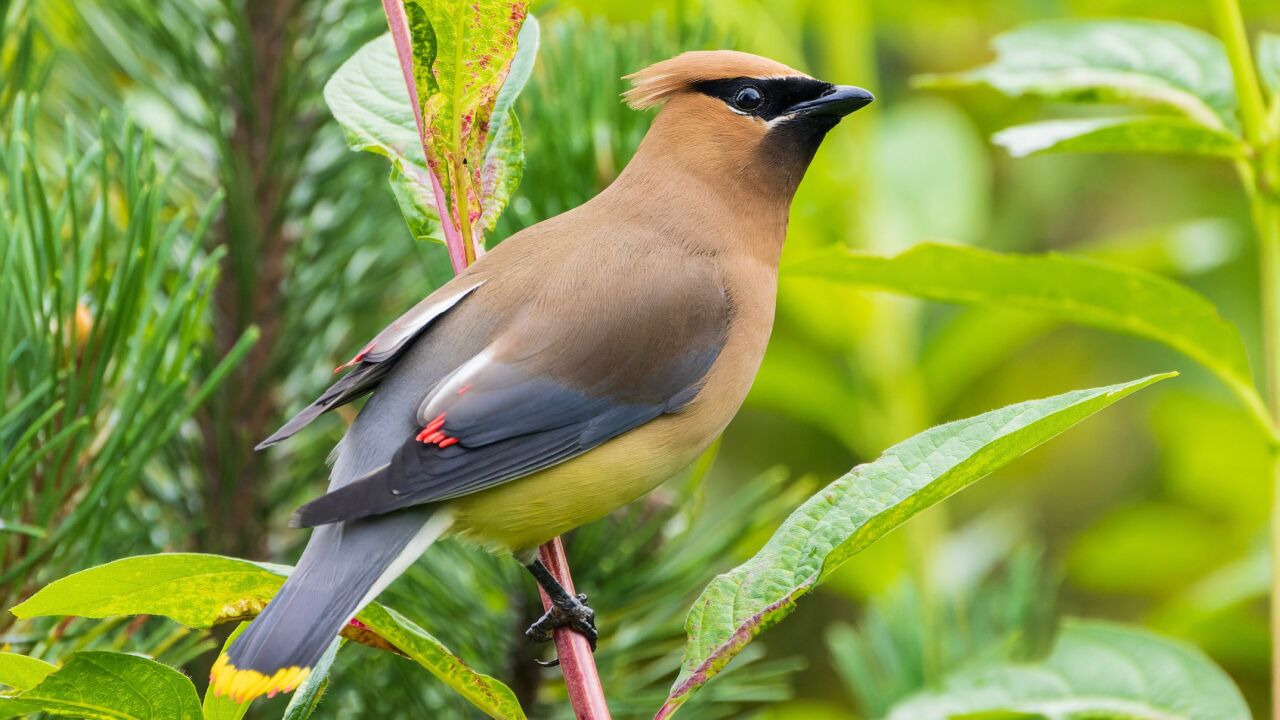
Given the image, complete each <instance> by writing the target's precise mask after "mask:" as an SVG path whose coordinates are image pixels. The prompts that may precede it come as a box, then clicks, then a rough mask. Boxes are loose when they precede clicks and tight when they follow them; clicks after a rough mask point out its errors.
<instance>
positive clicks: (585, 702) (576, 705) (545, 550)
mask: <svg viewBox="0 0 1280 720" xmlns="http://www.w3.org/2000/svg"><path fill="white" fill-rule="evenodd" d="M538 558H539V559H540V560H542V564H543V565H546V566H547V570H549V571H551V574H552V575H553V576H555V579H556V581H557V582H559V583H560V584H561V585H562V586H564V589H565V590H566V591H568V593H569V594H570V595H575V594H577V591H576V590H574V587H573V578H572V577H571V576H570V575H569V558H568V557H566V556H565V554H564V543H562V542H560V538H556V539H554V540H552V541H551V542H549V543H547V544H546V545H543V546H542V547H540V548H538ZM538 593H539V594H541V595H542V607H543V608H545V609H547V610H550V609H551V598H549V597H547V593H546V592H545V591H543V590H542V588H541V587H539V588H538ZM554 638H555V641H556V657H558V658H560V669H561V670H562V671H563V672H564V685H565V688H566V689H567V690H568V691H569V703H570V704H572V705H573V712H574V714H575V715H576V716H577V717H578V720H609V718H610V716H609V705H608V704H607V703H606V702H605V700H604V687H603V686H602V685H601V684H600V674H599V673H598V672H596V659H595V655H593V654H592V653H591V643H590V642H589V641H588V640H587V639H586V638H585V637H583V636H581V635H579V634H578V633H576V632H574V631H573V630H570V629H569V628H560V629H559V630H556V631H555V634H554Z"/></svg>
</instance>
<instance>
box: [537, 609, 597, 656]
mask: <svg viewBox="0 0 1280 720" xmlns="http://www.w3.org/2000/svg"><path fill="white" fill-rule="evenodd" d="M566 627H567V628H569V629H570V630H573V631H574V632H576V633H578V634H579V635H582V636H583V637H585V638H586V639H587V641H588V642H590V643H591V649H592V650H593V651H594V650H595V649H596V640H597V638H598V637H599V634H598V633H597V632H596V611H595V610H592V609H591V608H590V607H589V606H588V605H587V596H586V595H584V594H582V593H578V596H577V597H573V596H570V595H566V596H565V597H564V598H561V599H559V600H552V604H551V609H550V610H548V611H547V612H546V614H544V615H543V616H542V617H541V618H538V621H537V622H535V623H534V624H532V625H530V626H529V629H528V630H525V631H524V635H525V637H527V638H529V639H530V640H532V641H533V642H536V643H544V642H548V641H550V640H551V637H552V633H554V632H555V631H556V630H558V629H560V628H566ZM559 663H560V661H559V660H546V661H543V660H539V661H538V664H540V665H545V666H547V667H554V666H556V665H558V664H559Z"/></svg>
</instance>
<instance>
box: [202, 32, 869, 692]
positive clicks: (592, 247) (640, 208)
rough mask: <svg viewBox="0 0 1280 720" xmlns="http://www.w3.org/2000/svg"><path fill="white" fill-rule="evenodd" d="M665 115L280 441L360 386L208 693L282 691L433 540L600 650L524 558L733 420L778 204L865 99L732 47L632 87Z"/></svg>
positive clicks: (483, 262) (764, 333)
mask: <svg viewBox="0 0 1280 720" xmlns="http://www.w3.org/2000/svg"><path fill="white" fill-rule="evenodd" d="M630 79H631V80H632V82H633V85H634V87H633V88H632V89H631V90H629V91H628V92H627V93H626V94H625V97H626V100H627V102H628V103H629V104H630V105H631V106H632V107H633V108H636V109H643V108H650V107H655V106H659V105H661V106H662V110H661V111H660V112H659V113H658V114H657V116H656V118H655V119H654V121H653V125H652V127H651V128H650V129H649V132H648V134H647V135H645V138H644V141H643V142H641V144H640V147H639V149H638V150H637V151H636V154H635V157H634V158H633V159H632V161H631V162H630V163H629V164H628V165H627V166H626V168H625V169H624V170H623V171H622V173H621V174H620V175H619V176H618V179H617V180H616V181H615V182H614V183H613V184H611V185H610V186H609V187H608V188H606V189H605V190H604V191H603V192H601V193H600V194H599V195H598V196H596V197H595V198H593V199H592V200H590V201H589V202H587V203H586V204H584V205H582V206H581V207H578V208H575V209H573V210H570V211H569V212H566V213H564V214H563V215H559V216H557V217H554V218H551V219H549V220H546V221H544V222H542V223H539V224H537V225H534V226H533V227H530V228H528V229H526V230H523V231H521V232H519V233H517V234H516V235H514V236H512V237H511V238H510V239H508V240H507V241H506V242H504V243H502V244H501V245H500V246H498V247H497V248H495V249H494V250H493V251H491V252H489V253H488V254H486V255H485V256H484V257H482V258H481V259H480V260H479V261H478V262H477V263H475V264H474V265H472V266H471V267H470V268H468V269H467V270H466V271H465V272H463V273H461V274H460V275H458V276H457V277H455V278H454V279H453V280H451V281H450V282H448V283H447V284H445V285H444V286H443V287H441V288H440V289H439V290H436V291H435V292H433V293H432V294H431V295H430V296H428V297H427V298H426V299H425V300H423V301H422V302H421V303H419V304H418V305H417V306H415V307H414V308H413V309H412V310H410V311H409V312H407V313H405V314H404V315H403V316H401V317H400V318H399V319H398V320H396V321H395V322H394V323H392V324H391V326H390V327H388V328H386V329H385V330H383V331H382V332H381V333H380V334H379V335H378V336H377V337H375V338H374V339H373V341H372V342H371V343H369V344H368V345H367V346H365V348H364V349H363V350H361V351H360V353H359V354H358V355H356V356H355V358H353V359H352V360H351V361H350V362H348V363H346V364H345V365H343V366H341V368H340V369H349V372H348V373H347V374H346V375H345V376H343V377H342V378H341V379H340V380H338V382H336V383H335V384H334V385H333V386H332V387H330V388H329V389H328V390H326V391H325V392H324V394H323V395H321V396H320V398H319V399H318V400H316V401H315V402H314V403H313V404H311V405H310V406H308V407H307V408H305V409H304V410H303V411H302V412H301V413H299V414H298V416H297V417H295V418H293V419H292V420H290V421H289V422H288V423H286V424H285V425H284V427H282V428H281V429H280V430H279V431H277V432H276V433H275V434H274V435H272V436H271V437H269V438H267V439H266V440H265V441H263V442H262V444H261V445H259V448H263V447H266V446H269V445H272V444H275V443H277V442H280V441H281V440H284V439H285V438H287V437H289V436H291V435H293V434H294V433H296V432H297V431H298V430H300V429H302V428H303V427H304V426H306V425H307V424H308V423H310V422H311V421H312V420H314V419H315V418H316V417H317V416H319V415H320V414H321V413H324V412H327V411H329V410H332V409H333V408H335V407H338V406H339V405H342V404H344V403H348V402H351V401H352V400H355V399H356V398H359V397H361V396H363V395H365V394H369V393H372V396H371V397H370V398H369V400H368V402H367V404H365V406H364V408H363V409H362V410H361V411H360V413H359V415H358V416H357V417H356V419H355V422H354V423H353V424H352V425H351V427H350V429H349V430H348V431H347V433H346V436H345V437H343V439H342V441H341V442H340V443H339V444H338V446H337V448H336V450H335V452H334V458H335V459H334V463H333V470H332V474H331V478H330V481H329V493H328V494H327V495H324V496H322V497H320V498H319V499H317V500H314V501H313V502H310V503H308V504H307V505H304V506H303V507H302V508H300V509H299V510H298V511H297V512H296V513H295V514H294V517H293V524H294V525H295V526H299V527H314V528H315V530H314V531H313V533H312V535H311V539H310V541H309V542H308V543H307V546H306V549H305V551H304V552H303V554H302V558H301V560H300V561H299V562H298V566H297V569H295V570H294V572H293V574H292V575H291V576H290V577H289V579H288V580H287V581H286V582H285V584H284V587H282V588H281V589H280V592H279V593H278V594H277V595H276V596H275V598H274V599H273V600H272V601H271V602H270V603H269V604H268V605H267V607H266V609H265V610H264V611H263V612H262V614H261V615H259V616H258V618H257V619H256V620H254V621H253V623H252V624H251V625H250V626H249V627H248V628H247V629H246V630H245V632H244V633H243V634H241V635H240V637H239V638H237V639H236V641H235V642H234V643H232V644H231V647H230V648H229V649H228V650H227V651H226V652H225V653H224V654H223V655H221V656H220V657H219V658H218V660H217V662H216V663H215V665H214V668H213V674H212V678H211V680H212V685H213V688H214V690H215V692H218V693H222V694H230V695H231V696H232V697H234V698H237V699H239V700H244V699H248V698H253V697H256V696H258V695H262V694H274V693H276V692H281V691H289V690H293V689H294V688H296V687H297V685H298V684H299V683H300V682H302V680H303V679H304V678H305V677H306V676H307V674H308V673H309V672H310V669H311V667H312V666H313V665H314V664H315V663H316V661H317V660H319V658H320V656H321V655H322V654H323V653H324V651H325V649H326V648H327V647H328V645H329V644H330V642H331V641H332V640H333V639H334V637H335V636H336V635H337V634H338V633H339V631H340V630H341V629H342V628H343V626H344V625H346V624H347V623H348V621H350V620H351V619H352V618H353V617H354V616H355V614H356V613H357V612H358V611H359V610H360V609H361V608H362V607H364V606H365V605H366V604H367V603H368V602H370V601H371V600H373V598H374V597H375V596H376V595H377V594H378V593H379V592H381V591H382V590H383V589H384V588H385V587H387V585H388V584H389V583H390V582H391V581H392V580H393V579H395V578H396V577H397V576H398V575H399V574H400V573H401V572H403V571H404V570H405V569H406V568H407V567H408V566H409V565H410V564H411V563H412V562H413V561H414V560H415V559H416V558H417V557H418V556H419V555H420V554H421V553H422V552H423V551H424V550H425V549H426V548H427V547H428V546H429V545H431V543H433V542H435V541H436V540H438V539H440V538H442V537H445V536H451V537H457V538H460V539H462V540H464V541H468V542H473V543H478V544H480V545H483V546H485V547H487V548H490V549H492V550H494V551H497V552H503V553H511V554H514V555H515V557H516V558H518V559H519V560H520V561H521V562H522V563H524V564H525V565H526V566H527V567H528V568H529V570H530V571H531V572H532V573H533V575H534V577H535V579H536V580H537V582H538V583H539V584H541V585H542V586H543V588H544V589H545V590H546V591H547V593H548V595H549V596H550V597H551V598H552V602H553V609H552V610H551V611H550V612H548V613H547V615H545V616H544V617H543V618H542V619H541V620H539V621H538V622H537V623H535V624H534V625H533V626H532V627H531V628H530V629H529V631H528V633H527V634H528V635H529V637H531V638H533V639H535V640H545V639H547V638H549V636H550V631H551V630H553V629H555V628H557V627H566V626H568V627H571V628H573V629H574V630H576V631H578V632H581V633H584V634H585V635H587V636H588V637H589V638H590V639H591V640H592V643H593V645H594V641H595V627H594V617H593V613H592V611H591V609H590V608H588V607H587V606H586V604H585V596H578V597H573V596H571V595H569V594H568V593H567V592H565V590H564V589H563V588H562V587H560V585H559V584H557V583H556V581H555V579H554V577H552V575H551V574H550V573H549V572H548V571H547V569H546V568H545V567H543V566H542V564H541V562H539V561H538V560H537V559H536V551H537V548H538V546H539V545H541V544H543V543H545V542H547V541H549V540H551V539H552V538H554V537H555V536H557V535H560V534H563V533H565V532H567V531H569V530H572V529H574V528H576V527H578V526H579V525H582V524H584V523H587V522H590V521H592V520H596V519H598V518H600V517H603V516H604V515H606V514H608V513H610V512H612V511H613V510H615V509H617V508H619V507H621V506H622V505H625V504H626V503H629V502H631V501H632V500H635V499H637V498H639V497H640V496H642V495H644V494H645V493H647V492H649V491H650V490H652V489H654V488H655V487H656V486H657V485H659V484H660V483H661V482H663V481H664V480H667V479H668V478H670V477H671V476H672V475H674V474H676V473H677V472H679V471H680V470H681V469H683V468H684V467H686V466H687V465H689V464H690V463H691V462H692V461H693V460H694V459H696V458H697V457H698V455H699V454H700V453H702V452H703V451H704V450H705V449H706V448H707V447H708V446H709V445H710V444H711V442H712V441H713V440H714V439H715V438H716V437H717V436H718V435H719V434H720V432H721V431H722V430H724V427H725V426H726V425H727V424H728V423H729V420H731V419H732V418H733V416H734V414H735V413H737V411H738V408H739V406H740V405H741V404H742V401H743V398H745V397H746V394H747V390H748V388H750V387H751V382H752V380H753V379H754V378H755V374H756V371H757V369H758V368H759V366H760V361H761V358H762V357H763V355H764V351H765V344H766V343H767V342H768V340H769V332H770V330H771V328H772V325H773V314H774V299H775V294H776V285H777V270H778V258H779V255H780V253H781V252H782V244H783V240H784V238H785V235H786V228H787V215H788V212H789V209H790V204H791V198H792V196H793V195H794V194H795V191H796V187H797V185H798V184H799V183H800V179H801V177H802V176H803V175H804V172H805V169H806V168H807V167H808V165H809V161H810V160H811V159H812V158H813V155H814V152H815V151H816V150H817V149H818V145H819V144H820V143H821V142H822V139H823V137H824V136H825V135H826V133H827V132H828V131H829V130H831V129H832V128H833V127H835V125H836V124H837V123H838V122H840V119H841V118H842V117H843V116H845V115H846V114H848V113H851V112H853V111H854V110H857V109H858V108H861V107H863V106H864V105H866V104H868V103H870V102H871V101H872V99H873V98H872V95H871V93H869V92H867V91H866V90H863V89H861V88H856V87H850V86H842V85H832V84H830V83H826V82H822V81H820V80H815V79H813V78H811V77H809V76H808V75H805V74H804V73H802V72H799V71H797V70H793V69H791V68H789V67H786V66H785V65H781V64H779V63H776V62H773V61H772V60H767V59H765V58H761V57H756V56H754V55H748V54H745V53H740V52H729V51H718V52H690V53H685V54H683V55H680V56H678V57H675V58H673V59H670V60H666V61H664V62H660V63H658V64H656V65H653V66H651V67H649V68H647V69H645V70H642V71H640V72H638V73H635V74H634V75H632V76H630Z"/></svg>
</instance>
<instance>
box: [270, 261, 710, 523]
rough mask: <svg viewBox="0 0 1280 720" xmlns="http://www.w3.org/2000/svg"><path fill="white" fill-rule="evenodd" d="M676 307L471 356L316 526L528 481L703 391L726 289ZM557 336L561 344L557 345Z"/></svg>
mask: <svg viewBox="0 0 1280 720" xmlns="http://www.w3.org/2000/svg"><path fill="white" fill-rule="evenodd" d="M668 304H669V305H670V306H669V307H665V308H653V307H652V306H650V307H642V308H632V309H630V310H629V311H624V310H622V309H621V308H617V309H615V310H617V311H616V312H613V313H610V315H609V316H608V317H606V318H604V319H603V321H602V323H601V325H600V326H596V327H592V328H589V329H586V330H585V331H583V332H570V333H568V334H567V335H568V337H571V338H573V341H572V342H562V341H563V340H564V339H565V337H566V334H565V333H564V328H563V327H559V328H556V329H557V330H559V331H560V332H558V333H556V332H553V328H551V327H549V326H547V325H544V324H542V323H538V322H536V321H534V322H531V323H528V324H526V325H525V327H524V329H523V331H522V332H521V333H520V334H521V335H523V336H524V338H526V339H528V338H542V340H541V341H536V340H535V341H531V342H517V343H514V345H515V346H518V347H517V349H515V350H513V349H512V345H513V344H512V343H504V342H503V341H502V338H499V340H498V342H496V343H495V344H494V346H491V348H490V349H489V350H486V351H485V352H483V353H481V354H479V355H477V356H476V357H474V358H473V359H472V360H470V361H468V362H467V363H465V364H464V365H462V366H461V367H460V368H458V369H457V370H456V371H455V372H454V373H453V374H451V375H450V376H449V377H447V378H446V379H445V380H443V381H442V382H441V383H440V384H439V385H438V386H437V387H436V388H434V389H433V390H432V392H431V393H430V394H428V396H427V398H426V399H425V400H424V401H423V403H422V405H421V407H420V409H419V411H418V420H419V421H420V422H421V423H422V425H423V429H422V431H421V432H419V433H418V434H417V435H416V436H414V437H411V438H406V440H405V442H404V444H403V445H401V447H400V449H399V450H398V451H397V452H396V454H395V455H394V457H393V458H392V460H391V462H390V463H388V464H387V465H385V466H383V467H381V468H378V469H377V470H375V471H373V472H372V473H370V474H369V475H366V476H365V477H363V478H360V479H358V480H356V481H354V482H352V483H351V484H349V485H346V486H344V487H342V488H340V489H338V490H335V491H334V492H331V493H329V494H328V495H325V496H323V497H321V498H318V499H317V500H315V501H312V502H311V503H308V504H307V505H304V506H303V507H302V508H300V509H299V510H298V511H297V512H296V513H295V514H294V517H293V524H295V525H297V526H301V527H311V526H315V525H323V524H326V523H333V522H339V521H345V520H353V519H357V518H363V517H368V516H371V515H379V514H382V513H387V512H391V511H393V510H397V509H400V508H404V507H409V506H412V505H420V504H423V503H431V502H439V501H442V500H448V499H450V498H455V497H459V496H461V495H466V494H469V493H474V492H478V491H480V490H484V489H486V488H490V487H493V486H495V485H498V484H501V483H505V482H508V481H510V480H514V479H516V478H519V477H524V476H526V475H529V474H532V473H534V472H537V471H539V470H542V469H545V468H547V467H550V466H552V465H555V464H558V463H561V462H564V461H565V460H568V459H570V458H573V457H575V456H577V455H580V454H582V453H584V452H586V451H587V450H590V449H591V448H594V447H596V446H598V445H600V444H601V443H603V442H605V441H607V440H610V439H612V438H615V437H617V436H619V435H621V434H623V433H625V432H627V431H628V430H631V429H633V428H635V427H638V426H640V425H643V424H644V423H646V422H648V421H650V420H652V419H654V418H656V417H658V416H660V415H662V414H664V413H671V412H678V411H679V410H680V409H681V408H683V407H684V406H685V405H687V404H688V403H689V402H690V401H691V400H692V399H693V398H694V397H695V396H696V395H697V393H698V391H699V390H700V389H701V387H702V382H703V380H704V379H705V377H706V375H707V372H708V370H710V368H711V366H712V364H713V363H714V362H715V360H716V358H717V357H718V356H719V355H720V351H721V349H722V348H723V346H724V340H725V333H726V331H727V328H728V323H729V318H730V315H731V311H730V303H729V301H728V298H727V296H726V295H725V294H724V293H723V291H722V290H721V289H720V288H719V287H718V286H714V287H707V288H691V289H690V292H687V293H684V294H679V295H677V296H675V297H672V298H669V299H668ZM557 339H558V340H559V342H558V341H557Z"/></svg>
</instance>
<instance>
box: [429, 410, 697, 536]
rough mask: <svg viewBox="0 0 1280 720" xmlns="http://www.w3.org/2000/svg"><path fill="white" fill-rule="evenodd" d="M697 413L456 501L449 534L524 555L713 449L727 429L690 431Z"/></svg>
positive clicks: (652, 424)
mask: <svg viewBox="0 0 1280 720" xmlns="http://www.w3.org/2000/svg"><path fill="white" fill-rule="evenodd" d="M696 414H697V413H692V414H680V415H667V416H663V417H660V418H658V419H656V420H653V421H652V422H649V423H647V424H645V425H643V426H641V427H639V428H636V429H635V430H632V431H631V432H629V433H627V434H625V435H622V436H620V437H617V438H614V439H613V440H610V441H609V442H607V443H605V444H603V445H601V446H599V447H597V448H595V449H594V450H591V451H590V452H587V453H585V454H583V455H580V456H578V457H576V458H574V459H572V460H569V461H567V462H563V463H561V464H559V465H556V466H554V467H551V468H548V469H546V470H543V471H541V472H538V473H534V474H533V475H529V476H528V477H524V478H520V479H519V480H513V481H511V482H509V483H504V484H502V485H499V486H497V487H494V488H491V489H489V490H485V491H483V492H478V493H475V494H474V495H466V496H463V497H460V498H458V499H456V500H453V501H451V502H450V503H449V508H450V510H451V511H452V512H453V517H454V520H453V526H452V528H451V529H450V531H449V533H450V535H452V536H455V537H458V538H459V539H461V540H464V541H467V542H474V543H477V544H480V545H484V546H486V547H489V548H491V549H495V550H501V551H506V552H512V553H516V554H520V553H521V552H523V551H529V550H532V549H534V548H536V547H537V546H539V545H541V544H543V543H545V542H547V541H548V540H550V539H551V538H554V537H555V536H557V535H561V534H564V533H566V532H568V531H569V530H572V529H574V528H576V527H578V526H580V525H585V524H586V523H589V522H591V521H592V520H597V519H599V518H602V517H604V516H605V515H608V514H609V513H611V512H613V511H614V510H616V509H618V508H620V507H622V506H623V505H626V504H627V503H629V502H631V501H633V500H635V499H637V498H639V497H640V496H641V495H644V494H645V493H647V492H649V491H650V490H653V489H654V488H655V487H657V486H658V485H660V484H661V483H662V482H663V481H665V480H667V479H668V478H670V477H671V476H673V475H675V474H676V473H678V472H680V470H682V469H683V468H685V467H686V466H688V465H689V464H690V463H692V462H693V461H694V460H695V459H696V458H697V457H698V455H699V454H700V453H701V452H702V451H703V450H705V449H706V447H707V446H708V445H709V444H710V443H711V441H712V440H714V439H715V435H717V434H718V432H719V428H716V429H715V432H706V431H703V432H701V433H696V432H693V433H691V432H689V430H691V429H692V428H691V427H690V425H694V424H697V423H696V417H694V416H696ZM691 435H692V437H691Z"/></svg>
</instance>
